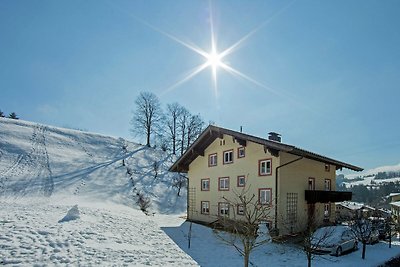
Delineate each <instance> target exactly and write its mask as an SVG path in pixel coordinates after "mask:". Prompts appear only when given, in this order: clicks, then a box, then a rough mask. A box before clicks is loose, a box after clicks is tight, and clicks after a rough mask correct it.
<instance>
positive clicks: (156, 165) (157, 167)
mask: <svg viewBox="0 0 400 267" xmlns="http://www.w3.org/2000/svg"><path fill="white" fill-rule="evenodd" d="M160 165H161V162H158V161H156V160H155V161H154V162H153V171H154V180H155V179H157V176H158V172H159V171H160Z"/></svg>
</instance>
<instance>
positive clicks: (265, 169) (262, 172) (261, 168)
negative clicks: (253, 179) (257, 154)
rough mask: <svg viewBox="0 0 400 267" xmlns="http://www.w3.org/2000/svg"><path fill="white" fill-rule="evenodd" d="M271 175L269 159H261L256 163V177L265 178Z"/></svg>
mask: <svg viewBox="0 0 400 267" xmlns="http://www.w3.org/2000/svg"><path fill="white" fill-rule="evenodd" d="M271 174H272V163H271V159H262V160H259V161H258V175H259V176H266V175H271Z"/></svg>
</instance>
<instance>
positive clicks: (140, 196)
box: [136, 192, 151, 215]
mask: <svg viewBox="0 0 400 267" xmlns="http://www.w3.org/2000/svg"><path fill="white" fill-rule="evenodd" d="M136 196H137V201H136V203H137V204H138V205H139V207H140V210H141V211H143V212H144V213H145V214H146V215H147V213H148V210H147V209H148V208H150V206H151V199H150V198H149V197H148V196H146V195H145V194H144V193H143V192H138V193H136Z"/></svg>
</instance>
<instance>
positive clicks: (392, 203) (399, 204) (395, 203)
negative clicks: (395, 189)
mask: <svg viewBox="0 0 400 267" xmlns="http://www.w3.org/2000/svg"><path fill="white" fill-rule="evenodd" d="M389 204H390V205H392V206H396V207H400V201H395V202H391V203H389Z"/></svg>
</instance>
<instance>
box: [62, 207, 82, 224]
mask: <svg viewBox="0 0 400 267" xmlns="http://www.w3.org/2000/svg"><path fill="white" fill-rule="evenodd" d="M79 218H80V216H79V209H78V205H75V206H73V207H72V208H71V209H70V210H69V211H68V212H67V215H65V216H64V218H62V219H61V220H59V221H58V222H59V223H62V222H69V221H73V220H77V219H79Z"/></svg>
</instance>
